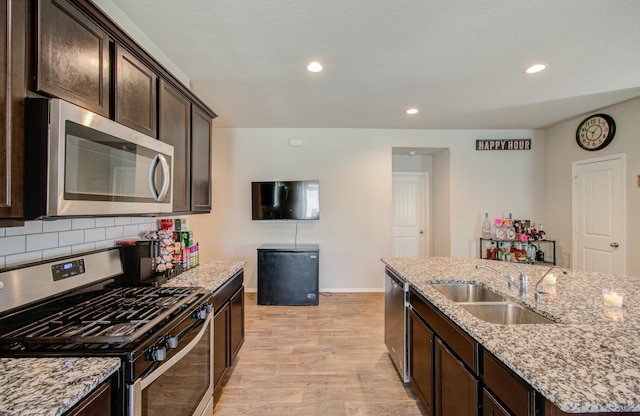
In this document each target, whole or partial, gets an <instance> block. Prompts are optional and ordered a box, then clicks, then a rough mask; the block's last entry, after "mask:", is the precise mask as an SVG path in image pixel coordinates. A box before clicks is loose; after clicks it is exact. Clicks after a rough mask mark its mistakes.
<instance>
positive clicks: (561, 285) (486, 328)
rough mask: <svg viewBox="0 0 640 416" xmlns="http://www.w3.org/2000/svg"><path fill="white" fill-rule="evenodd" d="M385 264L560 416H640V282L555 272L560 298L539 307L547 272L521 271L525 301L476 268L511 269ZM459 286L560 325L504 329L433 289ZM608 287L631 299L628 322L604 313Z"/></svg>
mask: <svg viewBox="0 0 640 416" xmlns="http://www.w3.org/2000/svg"><path fill="white" fill-rule="evenodd" d="M382 261H383V262H384V263H385V264H386V265H387V267H388V268H389V269H391V270H392V271H394V272H396V273H397V274H398V275H399V276H400V277H402V278H403V279H405V280H406V281H407V282H409V284H410V286H411V288H412V289H413V290H414V291H415V292H417V293H418V294H419V295H421V296H422V297H423V298H424V299H425V300H426V301H428V302H429V303H431V304H432V305H433V306H434V307H435V308H436V309H437V310H438V311H439V312H441V313H442V315H444V316H446V317H447V318H448V319H449V320H451V321H452V322H453V323H454V324H456V325H457V326H458V327H459V328H460V329H462V331H464V332H465V333H466V334H468V335H469V336H470V337H471V338H473V340H475V341H476V342H477V343H478V344H479V345H480V346H481V348H483V349H484V350H485V351H487V352H489V353H490V354H492V355H493V356H494V357H495V358H496V359H497V360H499V361H500V362H501V363H502V364H504V365H505V366H506V367H507V368H508V369H509V370H511V371H512V372H513V373H515V374H516V375H517V376H519V377H520V378H522V380H524V381H525V382H526V383H528V384H529V385H530V386H531V387H532V388H533V389H535V391H537V392H538V393H539V394H540V395H541V396H542V397H544V399H546V400H547V401H548V402H549V403H551V404H552V405H553V406H555V407H557V409H559V410H561V411H563V412H566V413H596V412H603V413H606V412H640V342H638V341H639V340H640V284H639V283H640V279H638V278H634V277H629V276H620V275H605V274H601V273H589V272H578V271H568V273H567V274H566V275H563V274H561V273H558V272H557V270H556V272H555V273H554V274H555V275H556V276H557V283H556V290H557V294H556V295H554V296H550V295H544V297H543V302H542V303H540V304H538V303H536V300H535V295H534V293H535V285H536V283H537V281H538V280H539V279H540V278H541V277H542V276H543V275H544V273H545V272H546V271H547V270H548V267H544V266H534V265H519V267H520V268H521V269H522V270H523V271H524V272H525V273H526V274H527V275H528V277H529V281H528V294H527V296H526V297H524V298H521V297H520V296H519V293H518V291H517V290H515V291H513V290H512V291H510V290H509V289H508V282H507V279H505V278H504V277H503V276H502V275H500V274H497V273H494V272H491V271H489V270H483V269H480V270H477V269H476V267H475V266H476V265H477V264H482V265H486V266H489V267H492V268H494V269H497V270H499V271H501V272H502V273H505V272H508V273H510V274H512V275H514V276H518V273H519V271H518V269H517V268H515V267H514V266H513V265H511V264H508V263H503V262H497V261H491V260H478V259H471V258H448V257H447V258H384V259H382ZM516 280H517V279H516ZM456 282H473V283H478V284H481V285H485V286H487V287H488V288H490V289H491V290H492V291H495V292H497V293H499V294H502V295H504V296H505V297H507V298H508V300H509V301H513V302H516V303H519V304H521V305H523V306H526V307H528V308H529V309H531V310H533V311H535V312H537V313H539V314H541V315H543V316H545V317H547V318H550V319H551V320H553V321H555V323H552V324H521V325H499V324H492V323H489V322H486V321H483V320H481V319H478V318H476V317H475V316H474V315H472V314H471V313H469V312H467V311H466V310H465V309H463V307H462V306H461V305H460V304H457V303H455V302H453V301H451V300H449V299H448V298H447V297H445V296H444V295H443V294H441V293H440V292H439V291H437V290H436V289H435V288H433V287H432V286H431V285H432V284H434V283H456ZM609 287H613V288H616V289H618V290H622V291H624V293H625V299H624V305H625V306H624V308H623V314H624V315H623V318H624V319H622V320H620V319H612V318H608V317H606V316H605V314H604V310H603V309H604V308H603V294H602V290H603V289H604V288H609Z"/></svg>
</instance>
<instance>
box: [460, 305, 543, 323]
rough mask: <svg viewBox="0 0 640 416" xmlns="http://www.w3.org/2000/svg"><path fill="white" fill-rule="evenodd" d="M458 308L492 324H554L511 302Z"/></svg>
mask: <svg viewBox="0 0 640 416" xmlns="http://www.w3.org/2000/svg"><path fill="white" fill-rule="evenodd" d="M460 307H462V308H463V309H465V310H466V311H468V312H469V313H470V314H472V315H473V316H475V317H476V318H478V319H482V320H483V321H487V322H490V323H492V324H501V325H518V324H554V323H555V322H554V321H552V320H551V319H547V318H545V317H544V316H542V315H540V314H538V313H536V312H533V311H532V310H530V309H528V308H525V307H524V306H521V305H518V304H517V303H511V302H495V303H490V302H476V303H461V304H460Z"/></svg>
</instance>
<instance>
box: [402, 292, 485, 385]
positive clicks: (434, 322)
mask: <svg viewBox="0 0 640 416" xmlns="http://www.w3.org/2000/svg"><path fill="white" fill-rule="evenodd" d="M409 303H410V304H411V306H412V307H413V309H414V310H415V311H416V313H417V314H418V315H419V316H420V317H421V318H422V319H423V320H424V321H425V322H426V323H427V324H428V325H429V326H430V327H431V328H432V329H433V331H434V332H435V333H436V334H438V336H439V337H440V338H441V339H442V340H443V341H444V342H445V343H446V344H447V345H448V346H449V347H451V349H452V350H453V351H455V353H456V354H457V355H458V357H460V359H461V360H462V361H463V362H464V363H465V364H466V365H467V366H469V368H471V369H473V371H474V372H475V373H476V374H477V373H478V364H477V363H478V359H477V358H478V344H477V343H476V342H475V341H474V340H473V339H472V338H471V337H469V336H468V335H467V334H465V333H464V332H462V331H461V330H460V329H459V328H458V327H457V326H456V325H455V324H454V323H453V322H451V321H450V320H449V319H448V318H446V317H445V316H444V315H442V314H441V313H440V312H438V311H437V310H436V309H435V308H434V307H433V306H432V305H431V304H429V303H428V302H427V301H425V300H423V299H422V298H421V297H420V296H419V295H418V294H416V293H414V292H413V291H410V293H409Z"/></svg>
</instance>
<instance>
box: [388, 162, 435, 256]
mask: <svg viewBox="0 0 640 416" xmlns="http://www.w3.org/2000/svg"><path fill="white" fill-rule="evenodd" d="M427 178H428V174H427V173H424V172H421V173H394V174H393V248H392V252H393V257H418V256H424V255H426V253H428V252H429V251H428V247H427V241H428V238H427V231H426V230H425V223H426V221H425V219H426V218H427V207H428V206H429V205H428V194H429V193H428V180H427Z"/></svg>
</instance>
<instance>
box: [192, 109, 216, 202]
mask: <svg viewBox="0 0 640 416" xmlns="http://www.w3.org/2000/svg"><path fill="white" fill-rule="evenodd" d="M191 128H192V131H191V211H194V212H209V211H211V117H209V115H208V114H207V113H206V112H204V111H203V110H202V109H200V108H199V107H196V106H195V105H193V106H192V115H191Z"/></svg>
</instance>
